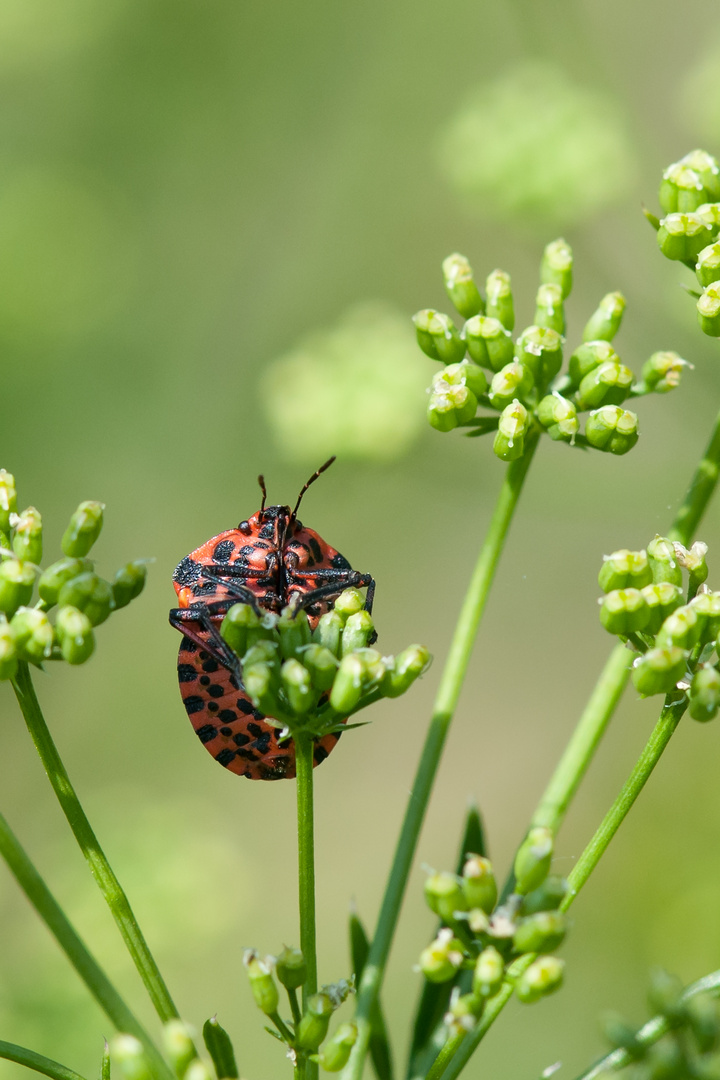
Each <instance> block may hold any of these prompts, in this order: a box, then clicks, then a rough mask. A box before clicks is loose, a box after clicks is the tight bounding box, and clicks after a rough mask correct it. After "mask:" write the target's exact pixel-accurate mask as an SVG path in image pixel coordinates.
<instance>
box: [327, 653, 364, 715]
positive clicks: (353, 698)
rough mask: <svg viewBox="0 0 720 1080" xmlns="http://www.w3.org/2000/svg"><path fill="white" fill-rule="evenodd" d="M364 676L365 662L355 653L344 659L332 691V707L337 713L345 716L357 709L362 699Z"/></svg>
mask: <svg viewBox="0 0 720 1080" xmlns="http://www.w3.org/2000/svg"><path fill="white" fill-rule="evenodd" d="M364 674H365V670H364V666H363V662H362V660H361V659H360V657H359V656H357V655H356V654H355V653H350V654H349V655H348V656H344V657H343V658H342V660H341V661H340V666H339V668H338V672H337V675H336V676H335V682H334V683H333V688H332V690H331V691H330V705H331V706H332V708H333V709H334V710H335V712H337V713H343V714H345V713H348V712H351V711H352V709H354V708H355V706H356V705H357V704H358V702H359V701H360V698H361V697H362V693H363V676H364Z"/></svg>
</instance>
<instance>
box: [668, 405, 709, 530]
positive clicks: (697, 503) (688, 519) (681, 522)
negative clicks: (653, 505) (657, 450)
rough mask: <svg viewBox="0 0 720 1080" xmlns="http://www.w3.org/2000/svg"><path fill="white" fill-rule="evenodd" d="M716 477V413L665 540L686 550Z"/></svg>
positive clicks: (705, 507) (704, 508)
mask: <svg viewBox="0 0 720 1080" xmlns="http://www.w3.org/2000/svg"><path fill="white" fill-rule="evenodd" d="M719 475H720V413H718V415H717V417H716V418H715V424H714V425H713V430H712V434H711V436H710V441H709V443H708V445H707V447H706V448H705V453H704V454H703V457H702V459H701V461H700V463H699V465H698V466H697V468H696V470H695V473H694V475H693V478H692V480H691V482H690V487H689V488H688V490H687V493H686V495H685V498H684V499H683V503H682V506H681V507H680V509H679V510H678V512H677V514H676V515H675V520H674V522H673V524H672V528H671V529H670V532H669V533H668V539H670V540H676V541H677V542H678V543H679V544H684V545H685V547H687V546H688V544H689V543H690V541H691V540H692V538H693V537H694V535H695V531H696V529H697V527H698V525H699V524H700V521H701V520H702V517H703V514H704V513H705V510H706V509H707V505H708V503H709V502H710V499H711V498H712V494H713V492H714V491H715V488H716V486H717V482H718V476H719Z"/></svg>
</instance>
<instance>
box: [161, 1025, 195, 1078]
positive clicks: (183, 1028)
mask: <svg viewBox="0 0 720 1080" xmlns="http://www.w3.org/2000/svg"><path fill="white" fill-rule="evenodd" d="M163 1046H164V1048H165V1053H166V1054H167V1057H168V1060H169V1061H170V1064H171V1065H172V1067H173V1069H174V1071H175V1075H176V1076H177V1077H179V1078H180V1080H183V1078H184V1077H185V1075H186V1073H187V1068H188V1066H189V1064H190V1062H191V1061H194V1060H195V1059H196V1058H197V1050H196V1049H195V1047H194V1045H193V1036H192V1034H191V1032H190V1028H189V1027H188V1025H187V1024H186V1023H185V1022H184V1021H183V1020H178V1019H173V1020H168V1021H167V1023H165V1024H163Z"/></svg>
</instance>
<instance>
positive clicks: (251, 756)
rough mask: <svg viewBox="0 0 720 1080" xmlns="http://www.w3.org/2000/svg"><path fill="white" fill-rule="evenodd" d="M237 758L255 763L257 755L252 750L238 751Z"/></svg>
mask: <svg viewBox="0 0 720 1080" xmlns="http://www.w3.org/2000/svg"><path fill="white" fill-rule="evenodd" d="M236 753H237V756H238V757H241V758H245V760H246V761H257V754H256V753H255V751H254V750H238V751H236Z"/></svg>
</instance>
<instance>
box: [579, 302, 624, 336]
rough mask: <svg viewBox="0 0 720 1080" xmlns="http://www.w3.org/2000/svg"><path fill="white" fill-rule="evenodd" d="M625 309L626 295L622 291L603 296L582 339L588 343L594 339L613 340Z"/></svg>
mask: <svg viewBox="0 0 720 1080" xmlns="http://www.w3.org/2000/svg"><path fill="white" fill-rule="evenodd" d="M624 311H625V297H624V296H623V294H622V293H619V292H611V293H608V294H607V296H603V298H602V300H601V301H600V303H599V304H598V307H597V311H595V312H594V313H593V314H592V315H591V316H590V318H589V319H588V321H587V322H586V324H585V329H584V330H583V335H582V339H583V341H584V342H587V343H588V344H589V343H590V342H593V341H612V339H613V338H614V337H615V335H616V334H617V332H618V330H619V329H620V323H621V322H622V317H623V313H624Z"/></svg>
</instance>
